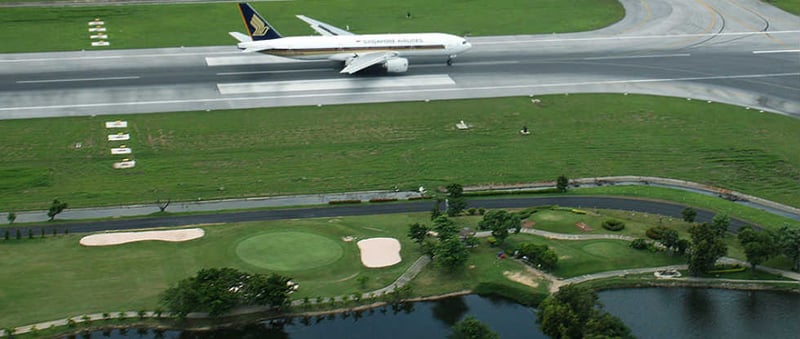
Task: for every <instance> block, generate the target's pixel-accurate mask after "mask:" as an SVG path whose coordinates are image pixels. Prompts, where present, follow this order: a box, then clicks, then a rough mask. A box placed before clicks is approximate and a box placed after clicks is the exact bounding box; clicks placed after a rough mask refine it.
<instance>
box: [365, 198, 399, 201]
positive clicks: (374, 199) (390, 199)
mask: <svg viewBox="0 0 800 339" xmlns="http://www.w3.org/2000/svg"><path fill="white" fill-rule="evenodd" d="M390 201H397V198H372V199H369V202H390Z"/></svg>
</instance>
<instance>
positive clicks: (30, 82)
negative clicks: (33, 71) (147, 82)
mask: <svg viewBox="0 0 800 339" xmlns="http://www.w3.org/2000/svg"><path fill="white" fill-rule="evenodd" d="M134 79H139V76H128V77H109V78H75V79H47V80H20V81H17V83H18V84H44V83H51V82H79V81H106V80H134Z"/></svg>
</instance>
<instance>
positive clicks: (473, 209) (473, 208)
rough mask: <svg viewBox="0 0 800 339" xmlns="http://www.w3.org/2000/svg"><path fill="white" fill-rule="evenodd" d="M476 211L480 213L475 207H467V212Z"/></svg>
mask: <svg viewBox="0 0 800 339" xmlns="http://www.w3.org/2000/svg"><path fill="white" fill-rule="evenodd" d="M475 213H478V210H477V209H476V208H475V207H470V208H468V209H467V214H469V215H475Z"/></svg>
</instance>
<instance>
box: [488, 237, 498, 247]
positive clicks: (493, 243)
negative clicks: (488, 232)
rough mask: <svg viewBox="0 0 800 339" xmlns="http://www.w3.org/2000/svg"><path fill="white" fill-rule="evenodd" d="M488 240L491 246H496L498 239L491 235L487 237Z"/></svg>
mask: <svg viewBox="0 0 800 339" xmlns="http://www.w3.org/2000/svg"><path fill="white" fill-rule="evenodd" d="M486 242H488V243H489V246H492V247H494V245H495V244H497V239H495V237H493V236H489V237H487V238H486Z"/></svg>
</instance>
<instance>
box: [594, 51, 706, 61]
mask: <svg viewBox="0 0 800 339" xmlns="http://www.w3.org/2000/svg"><path fill="white" fill-rule="evenodd" d="M688 56H691V54H689V53H682V54H654V55H620V56H607V57H591V58H583V60H618V59H647V58H675V57H688Z"/></svg>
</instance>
